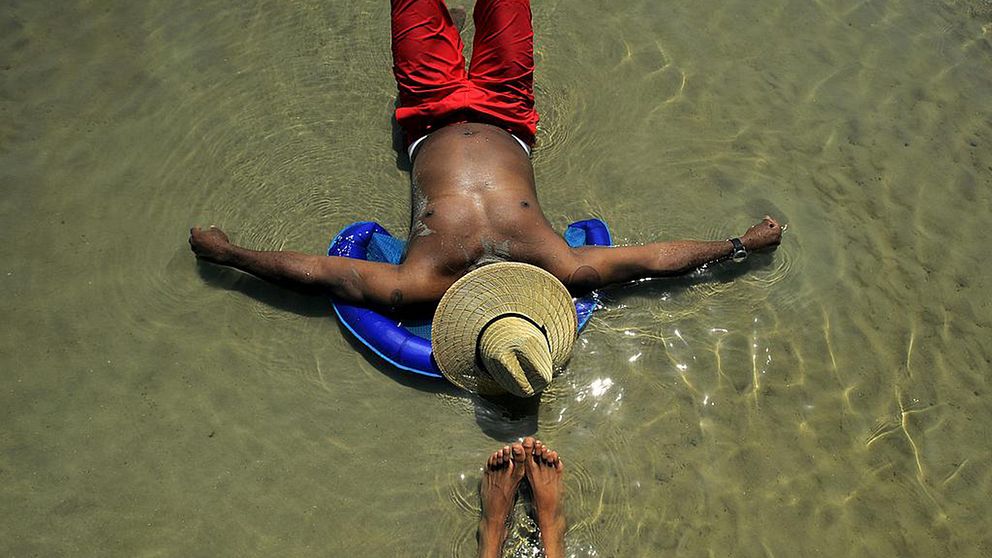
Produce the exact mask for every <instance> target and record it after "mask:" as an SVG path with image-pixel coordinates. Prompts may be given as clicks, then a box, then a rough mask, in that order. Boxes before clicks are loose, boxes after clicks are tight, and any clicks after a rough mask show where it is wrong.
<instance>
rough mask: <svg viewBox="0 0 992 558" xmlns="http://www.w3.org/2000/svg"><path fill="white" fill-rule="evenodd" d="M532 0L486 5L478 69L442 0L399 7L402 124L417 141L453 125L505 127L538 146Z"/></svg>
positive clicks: (478, 12)
mask: <svg viewBox="0 0 992 558" xmlns="http://www.w3.org/2000/svg"><path fill="white" fill-rule="evenodd" d="M530 18H531V15H530V2H529V0H478V2H477V3H476V5H475V11H474V13H473V19H474V20H475V40H474V41H473V43H472V64H471V66H470V67H469V70H468V73H466V72H465V57H464V55H463V54H462V40H461V37H460V36H459V34H458V30H457V29H455V26H454V24H453V23H452V22H451V16H450V15H448V9H447V8H446V7H445V4H444V2H443V1H442V0H392V32H393V75H394V76H395V77H396V85H397V87H398V88H399V101H400V106H399V108H397V109H396V121H397V122H398V123H399V125H400V126H402V127H403V129H404V130H405V131H406V134H407V140H408V141H412V140H415V139H417V138H418V137H421V136H423V135H425V134H428V133H430V132H432V131H434V130H437V129H439V128H442V127H444V126H446V125H448V124H451V123H453V122H461V121H473V122H485V123H489V124H494V125H496V126H500V127H502V128H504V129H506V130H507V131H509V132H511V133H513V134H516V135H517V136H518V137H519V138H520V139H522V140H523V141H525V142H527V143H528V144H532V143H533V142H534V134H535V133H536V132H537V119H538V116H537V111H535V110H534V30H533V29H532V27H531V22H530Z"/></svg>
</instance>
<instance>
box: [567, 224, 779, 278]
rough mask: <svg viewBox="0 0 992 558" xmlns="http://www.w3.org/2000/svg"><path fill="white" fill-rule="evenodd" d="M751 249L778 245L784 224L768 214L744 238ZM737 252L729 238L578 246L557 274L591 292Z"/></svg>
mask: <svg viewBox="0 0 992 558" xmlns="http://www.w3.org/2000/svg"><path fill="white" fill-rule="evenodd" d="M740 238H741V242H742V243H743V244H744V247H745V249H747V251H748V252H752V251H756V250H762V249H765V248H774V247H775V246H778V244H779V242H780V241H781V239H782V227H781V226H780V225H779V224H778V222H777V221H775V220H774V219H772V218H771V217H767V216H766V217H765V218H764V219H763V220H762V221H761V222H760V223H758V224H756V225H754V226H752V227H751V228H749V229H748V230H747V232H745V233H744V234H743V235H742V236H741V237H740ZM732 252H733V244H731V242H730V241H728V240H674V241H670V242H654V243H651V244H644V245H641V246H618V247H596V246H588V247H582V248H576V249H574V250H572V251H571V256H570V257H568V258H564V259H563V261H562V262H561V263H560V264H559V265H556V266H555V267H556V269H555V270H554V273H555V275H557V276H558V278H559V279H561V280H562V282H563V283H565V285H566V286H568V287H569V288H570V289H572V290H575V291H587V290H592V289H596V288H598V287H602V286H605V285H609V284H612V283H623V282H627V281H634V280H636V279H644V278H647V277H666V276H672V275H681V274H684V273H688V272H689V271H692V270H693V269H696V268H698V267H699V266H701V265H703V264H706V263H709V262H714V261H717V260H722V259H724V258H727V257H729V256H730V255H731V253H732Z"/></svg>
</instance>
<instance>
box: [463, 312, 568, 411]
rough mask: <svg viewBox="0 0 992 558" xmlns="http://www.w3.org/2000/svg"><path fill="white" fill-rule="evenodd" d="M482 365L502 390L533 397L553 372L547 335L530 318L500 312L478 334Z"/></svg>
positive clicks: (541, 389)
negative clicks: (497, 316) (494, 319)
mask: <svg viewBox="0 0 992 558" xmlns="http://www.w3.org/2000/svg"><path fill="white" fill-rule="evenodd" d="M478 348H479V358H480V360H481V361H482V366H483V368H484V369H485V370H486V372H488V373H489V375H490V376H491V377H492V378H493V380H495V381H496V383H498V384H499V385H500V387H502V388H503V389H504V390H505V391H507V392H509V393H512V394H513V395H516V396H518V397H533V396H534V395H536V394H538V393H540V392H541V391H543V390H544V388H545V387H547V385H548V384H549V383H551V378H552V376H554V363H553V359H552V356H551V349H550V347H549V345H548V338H547V337H546V336H545V334H544V332H542V331H541V330H540V329H538V328H537V327H536V326H535V325H534V324H533V323H531V322H530V321H529V320H526V319H524V318H521V317H518V316H503V317H501V318H499V319H497V320H496V321H494V322H493V323H491V324H489V326H488V327H487V328H486V329H485V330H484V331H483V332H482V335H480V336H479V345H478Z"/></svg>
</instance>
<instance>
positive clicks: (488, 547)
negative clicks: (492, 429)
mask: <svg viewBox="0 0 992 558" xmlns="http://www.w3.org/2000/svg"><path fill="white" fill-rule="evenodd" d="M564 473H565V464H564V463H563V462H562V460H561V458H559V457H558V452H556V451H553V450H551V449H549V448H548V447H546V446H544V444H542V443H541V441H540V440H535V439H534V438H532V437H530V436H528V437H526V438H524V439H523V441H521V442H516V443H514V444H512V445H510V446H504V447H503V448H502V449H500V450H497V451H495V452H493V454H492V455H491V456H489V460H488V461H487V462H486V466H485V467H484V468H483V475H482V483H481V485H480V487H479V493H480V496H481V499H482V519H481V520H480V521H479V556H480V557H486V558H488V557H494V556H499V555H500V551H501V549H502V547H503V541H504V540H505V539H506V521H507V519H508V518H509V515H510V511H511V510H512V509H513V502H514V499H515V498H516V494H517V488H518V487H519V486H520V481H522V480H523V479H524V478H526V479H527V483H528V484H529V485H530V487H531V493H532V494H533V502H532V504H533V510H534V519H535V521H536V522H537V526H538V529H539V530H540V532H541V542H542V543H543V546H544V553H545V556H547V557H548V558H557V557H560V556H564V552H565V527H566V525H565V510H564V497H565V489H564V484H563V483H562V478H563V476H564Z"/></svg>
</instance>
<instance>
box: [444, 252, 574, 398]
mask: <svg viewBox="0 0 992 558" xmlns="http://www.w3.org/2000/svg"><path fill="white" fill-rule="evenodd" d="M577 322H578V320H577V318H576V315H575V306H574V305H573V304H572V297H571V296H570V295H569V294H568V290H567V289H565V286H564V285H562V284H561V282H560V281H558V279H556V278H555V276H554V275H551V274H550V273H548V272H547V271H545V270H543V269H541V268H539V267H535V266H532V265H528V264H523V263H516V262H502V263H495V264H489V265H486V266H483V267H480V268H478V269H476V270H474V271H471V272H469V273H467V274H466V275H465V276H464V277H462V278H461V279H459V280H458V281H455V284H454V285H452V286H451V288H449V289H448V290H447V292H445V293H444V296H443V297H442V298H441V302H440V303H439V304H438V307H437V311H436V312H435V314H434V321H433V324H432V326H431V338H432V341H431V343H432V346H433V350H434V360H435V361H437V365H438V368H440V369H441V373H442V374H444V377H445V378H447V379H448V380H449V381H451V383H453V384H455V385H456V386H459V387H461V388H463V389H467V390H469V391H474V392H476V393H479V394H482V395H497V394H501V393H511V394H513V395H516V396H518V397H531V396H533V395H535V394H538V393H540V392H541V391H542V390H543V389H544V388H545V386H547V385H548V384H549V383H550V382H551V377H552V376H553V375H554V370H555V367H560V366H563V365H564V364H565V363H566V362H567V361H568V357H569V355H570V354H571V352H572V345H573V344H574V343H575V335H576V327H577Z"/></svg>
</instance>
